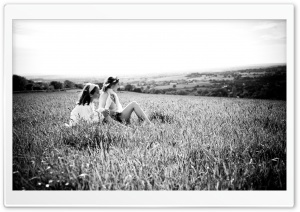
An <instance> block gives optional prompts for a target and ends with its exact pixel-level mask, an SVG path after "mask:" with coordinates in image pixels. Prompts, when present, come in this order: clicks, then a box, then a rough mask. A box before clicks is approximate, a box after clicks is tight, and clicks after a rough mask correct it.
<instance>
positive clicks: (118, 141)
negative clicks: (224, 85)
mask: <svg viewBox="0 0 300 212" xmlns="http://www.w3.org/2000/svg"><path fill="white" fill-rule="evenodd" d="M77 95H78V93H72V92H55V93H25V94H14V95H13V189H15V190H274V189H276V190H285V189H286V102H285V101H266V100H246V99H230V98H215V97H196V96H172V95H150V94H148V95H147V94H137V93H121V94H120V100H121V103H122V104H123V105H124V106H125V105H126V104H128V103H129V102H130V101H137V102H138V103H139V104H140V106H141V107H142V108H143V109H144V110H145V111H146V113H147V114H148V115H149V116H150V118H151V119H152V121H153V122H154V126H155V127H148V126H140V124H139V123H138V121H137V117H136V116H134V117H133V121H132V124H131V128H120V127H117V126H115V125H111V124H106V125H103V124H94V125H82V126H80V127H75V128H73V129H66V128H64V127H63V124H64V123H65V122H68V119H69V115H70V111H71V110H72V109H73V107H74V105H75V102H76V100H77Z"/></svg>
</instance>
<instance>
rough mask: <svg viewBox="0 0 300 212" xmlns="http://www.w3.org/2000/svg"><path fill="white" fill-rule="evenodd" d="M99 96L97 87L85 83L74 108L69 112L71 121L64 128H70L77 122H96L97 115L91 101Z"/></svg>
mask: <svg viewBox="0 0 300 212" xmlns="http://www.w3.org/2000/svg"><path fill="white" fill-rule="evenodd" d="M99 96H100V89H99V86H98V85H96V84H93V83H87V84H86V85H85V86H84V88H83V90H82V92H81V95H80V97H79V100H78V102H77V103H76V106H75V108H74V109H73V110H72V112H71V118H70V119H71V120H70V122H69V124H65V126H66V127H72V126H75V125H76V124H78V122H79V120H84V121H87V122H88V123H93V122H98V121H99V115H98V113H97V111H95V106H94V103H93V101H94V100H95V99H98V98H99Z"/></svg>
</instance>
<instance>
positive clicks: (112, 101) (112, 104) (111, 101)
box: [97, 89, 123, 113]
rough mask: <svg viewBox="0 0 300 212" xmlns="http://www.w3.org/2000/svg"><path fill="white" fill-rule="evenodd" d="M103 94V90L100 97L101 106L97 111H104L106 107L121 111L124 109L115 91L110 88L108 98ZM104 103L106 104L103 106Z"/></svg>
mask: <svg viewBox="0 0 300 212" xmlns="http://www.w3.org/2000/svg"><path fill="white" fill-rule="evenodd" d="M103 94H104V92H103V91H101V92H100V98H99V108H98V110H97V111H99V112H102V111H103V110H104V109H108V110H110V111H113V112H119V113H121V112H122V111H123V108H122V105H121V104H120V101H119V98H118V96H117V94H116V93H115V92H113V91H112V90H111V89H108V90H107V94H108V96H107V98H106V99H105V98H104V97H103ZM103 105H105V106H104V107H103Z"/></svg>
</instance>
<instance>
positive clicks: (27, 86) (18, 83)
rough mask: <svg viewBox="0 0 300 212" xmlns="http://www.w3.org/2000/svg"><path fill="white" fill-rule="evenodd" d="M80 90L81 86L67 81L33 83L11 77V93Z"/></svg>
mask: <svg viewBox="0 0 300 212" xmlns="http://www.w3.org/2000/svg"><path fill="white" fill-rule="evenodd" d="M75 88H79V89H82V88H83V85H82V84H76V83H74V82H71V81H69V80H65V81H64V82H59V81H51V82H49V83H46V82H34V81H32V80H28V79H26V78H25V77H22V76H19V75H13V91H45V90H47V91H51V90H61V89H75Z"/></svg>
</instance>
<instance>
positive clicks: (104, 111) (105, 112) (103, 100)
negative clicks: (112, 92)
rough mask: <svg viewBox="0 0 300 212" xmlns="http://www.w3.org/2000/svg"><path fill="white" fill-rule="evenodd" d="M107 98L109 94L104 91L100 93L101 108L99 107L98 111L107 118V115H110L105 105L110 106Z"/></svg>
mask: <svg viewBox="0 0 300 212" xmlns="http://www.w3.org/2000/svg"><path fill="white" fill-rule="evenodd" d="M107 98H108V94H107V93H105V92H103V93H102V94H101V95H100V98H99V108H98V109H97V111H98V112H100V113H102V114H103V116H104V117H105V118H107V116H108V115H109V110H108V109H106V108H105V107H109V106H107V105H106V101H107Z"/></svg>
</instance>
